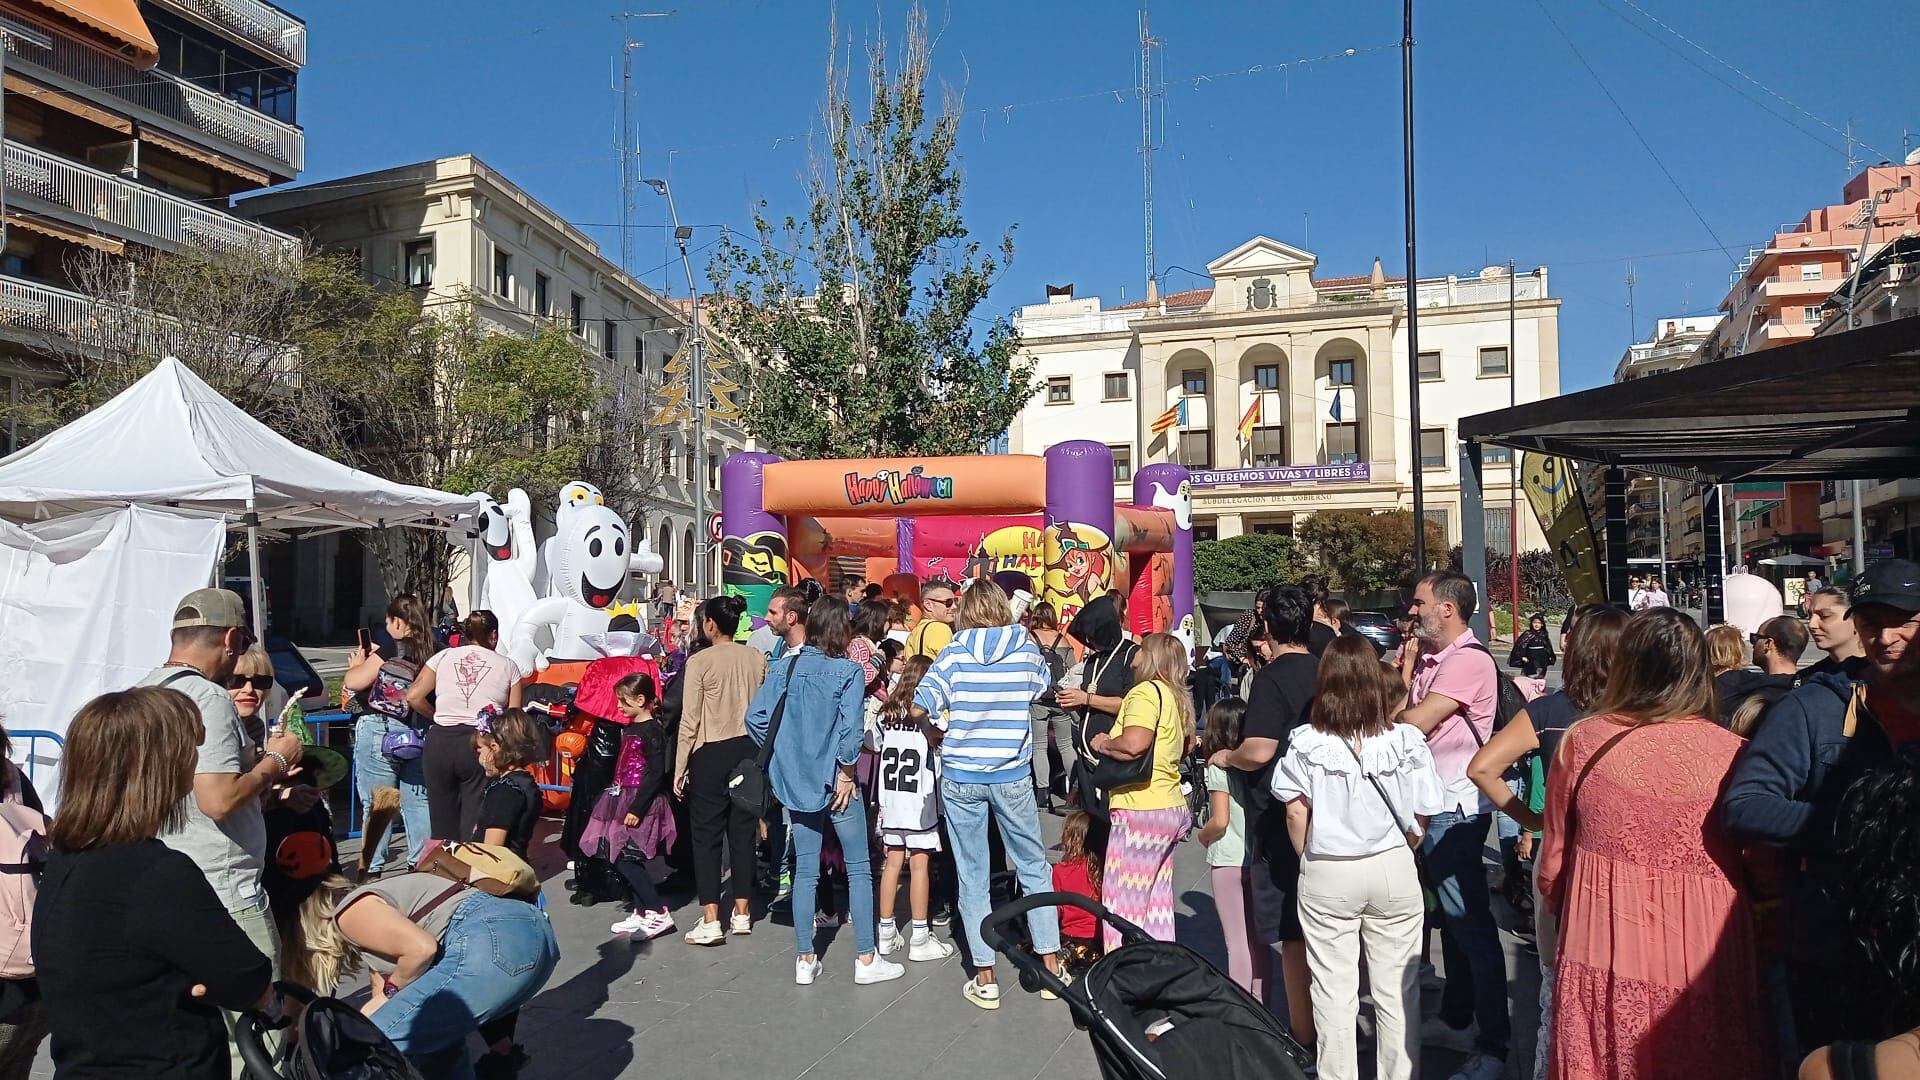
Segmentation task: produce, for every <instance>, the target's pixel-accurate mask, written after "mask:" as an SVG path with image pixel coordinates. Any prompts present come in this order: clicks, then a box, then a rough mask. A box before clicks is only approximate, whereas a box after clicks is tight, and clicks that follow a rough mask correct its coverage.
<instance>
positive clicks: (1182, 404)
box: [1152, 398, 1187, 435]
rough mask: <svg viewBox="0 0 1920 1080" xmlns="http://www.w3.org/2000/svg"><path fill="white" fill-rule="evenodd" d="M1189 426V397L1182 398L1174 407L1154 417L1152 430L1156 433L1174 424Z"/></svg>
mask: <svg viewBox="0 0 1920 1080" xmlns="http://www.w3.org/2000/svg"><path fill="white" fill-rule="evenodd" d="M1176 425H1177V426H1179V427H1186V426H1187V399H1186V398H1181V399H1180V400H1179V402H1178V403H1176V404H1175V405H1174V406H1173V408H1171V409H1168V410H1167V411H1166V412H1163V413H1161V414H1160V415H1159V416H1156V417H1154V418H1153V425H1152V430H1153V433H1154V434H1155V435H1158V434H1160V433H1161V432H1163V431H1165V430H1167V429H1168V428H1170V427H1174V426H1176Z"/></svg>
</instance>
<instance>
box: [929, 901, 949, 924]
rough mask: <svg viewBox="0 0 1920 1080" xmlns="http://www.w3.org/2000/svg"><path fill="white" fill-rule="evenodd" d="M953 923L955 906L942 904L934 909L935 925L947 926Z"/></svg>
mask: <svg viewBox="0 0 1920 1080" xmlns="http://www.w3.org/2000/svg"><path fill="white" fill-rule="evenodd" d="M951 922H953V905H951V904H941V905H940V906H939V907H937V908H934V909H933V925H935V926H946V925H947V924H949V923H951Z"/></svg>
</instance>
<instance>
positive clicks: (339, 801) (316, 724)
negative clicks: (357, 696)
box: [306, 709, 404, 840]
mask: <svg viewBox="0 0 1920 1080" xmlns="http://www.w3.org/2000/svg"><path fill="white" fill-rule="evenodd" d="M353 721H354V716H353V714H351V713H347V712H342V711H341V710H339V709H330V710H327V711H325V712H310V713H307V714H306V722H307V731H308V732H310V733H311V734H312V736H313V741H314V744H315V745H317V746H324V747H327V748H328V749H331V750H337V751H339V752H340V753H341V754H342V755H344V756H345V757H346V759H347V778H346V779H345V780H343V781H341V782H340V783H338V784H335V785H334V790H333V791H331V792H329V793H328V798H327V806H328V808H329V809H331V810H332V811H333V831H334V833H335V837H336V839H341V840H353V839H356V838H358V837H359V835H360V822H361V821H362V820H364V819H365V817H366V808H364V807H362V806H361V805H360V802H359V798H360V797H359V789H358V787H357V786H356V785H355V784H354V771H355V770H356V769H357V768H358V767H359V763H358V762H356V761H354V759H353ZM336 725H339V727H336ZM340 728H344V729H345V731H346V738H344V739H342V738H340V736H339V731H340ZM330 736H331V737H330ZM343 810H344V811H345V812H344V813H343V812H342V811H343ZM343 820H344V822H345V825H346V828H345V830H344V831H343V830H342V829H341V824H342V822H343ZM393 824H394V827H395V828H397V829H403V828H404V825H403V824H402V823H401V821H400V820H399V816H398V815H395V817H394V822H393Z"/></svg>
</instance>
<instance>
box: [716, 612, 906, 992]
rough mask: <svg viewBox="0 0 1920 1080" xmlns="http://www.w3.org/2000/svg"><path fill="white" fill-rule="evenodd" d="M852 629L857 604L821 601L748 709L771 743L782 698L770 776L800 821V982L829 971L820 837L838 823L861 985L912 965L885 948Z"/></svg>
mask: <svg viewBox="0 0 1920 1080" xmlns="http://www.w3.org/2000/svg"><path fill="white" fill-rule="evenodd" d="M851 636H852V629H851V627H850V626H849V624H848V620H847V606H846V604H844V603H839V602H836V601H833V600H825V599H822V600H816V601H814V602H813V604H812V605H811V606H810V607H808V608H807V643H806V644H805V645H803V646H801V647H800V648H799V649H797V650H792V649H790V650H788V652H787V653H786V655H784V656H782V657H781V658H780V659H778V660H775V661H773V662H772V663H771V664H769V665H768V666H767V678H766V681H765V682H763V683H761V684H760V691H759V692H758V693H757V694H755V695H754V697H753V703H752V704H751V705H749V706H748V707H747V730H748V731H749V732H750V733H751V734H752V736H753V741H754V742H756V743H759V744H761V745H765V744H766V741H767V729H768V727H769V725H770V724H771V722H772V719H773V712H774V709H775V708H776V707H778V705H779V702H780V700H781V699H782V698H783V697H784V698H785V699H786V707H785V708H784V709H783V710H782V711H781V714H780V729H779V731H778V732H776V733H775V734H774V737H773V738H774V742H773V755H772V759H771V760H770V762H769V763H768V766H767V779H768V781H769V782H770V783H771V784H772V786H773V794H774V797H776V798H778V799H779V800H780V805H782V806H784V807H786V811H787V814H788V816H789V817H790V818H791V820H792V829H793V831H792V836H793V850H794V875H793V910H794V913H795V915H794V920H793V940H794V949H795V951H796V952H797V953H798V956H797V957H796V959H795V961H794V972H793V981H794V982H795V983H796V984H798V985H800V986H809V985H811V984H812V983H813V981H814V979H815V978H817V977H818V976H819V974H820V960H819V956H818V954H817V953H816V952H815V949H814V942H813V932H814V925H813V920H812V919H810V918H808V917H807V913H808V912H811V911H813V909H814V898H815V890H816V888H817V887H818V885H819V882H820V845H821V841H822V837H823V836H824V835H825V833H826V830H827V829H828V828H832V829H833V831H834V834H835V835H836V836H837V837H838V838H839V840H840V848H841V850H842V851H843V852H844V853H845V855H846V861H847V892H848V894H849V900H850V901H851V903H852V907H853V937H854V947H855V948H856V949H857V950H858V951H859V956H858V958H857V959H856V960H855V962H854V965H853V979H854V982H856V983H862V984H864V983H877V982H886V981H887V980H889V979H897V978H899V977H900V976H901V975H903V974H905V973H906V969H905V968H903V967H901V966H900V965H899V964H896V963H893V962H892V961H890V960H888V959H887V958H886V957H884V956H880V955H879V954H878V953H877V952H876V951H875V949H876V945H877V943H876V940H875V937H876V932H875V928H874V921H873V866H872V861H871V858H870V856H869V854H868V841H867V837H868V830H867V811H866V806H865V805H864V804H863V803H862V802H861V800H860V799H859V798H857V797H856V793H857V790H858V785H857V783H856V781H855V779H854V766H855V763H857V762H858V761H859V759H860V737H861V727H862V720H863V716H862V711H861V699H862V697H864V696H865V692H866V677H865V673H864V672H862V671H861V669H860V665H859V664H856V663H854V662H853V661H852V660H849V659H847V658H846V656H847V641H848V640H849V638H851Z"/></svg>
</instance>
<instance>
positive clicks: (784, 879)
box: [773, 870, 793, 900]
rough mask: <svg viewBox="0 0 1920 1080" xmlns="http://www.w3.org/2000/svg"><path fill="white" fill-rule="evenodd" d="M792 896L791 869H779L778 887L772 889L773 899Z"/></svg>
mask: <svg viewBox="0 0 1920 1080" xmlns="http://www.w3.org/2000/svg"><path fill="white" fill-rule="evenodd" d="M792 896H793V871H791V870H782V871H780V887H779V888H778V889H777V890H775V891H774V894H773V898H774V899H775V900H786V899H789V898H790V897H792Z"/></svg>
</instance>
